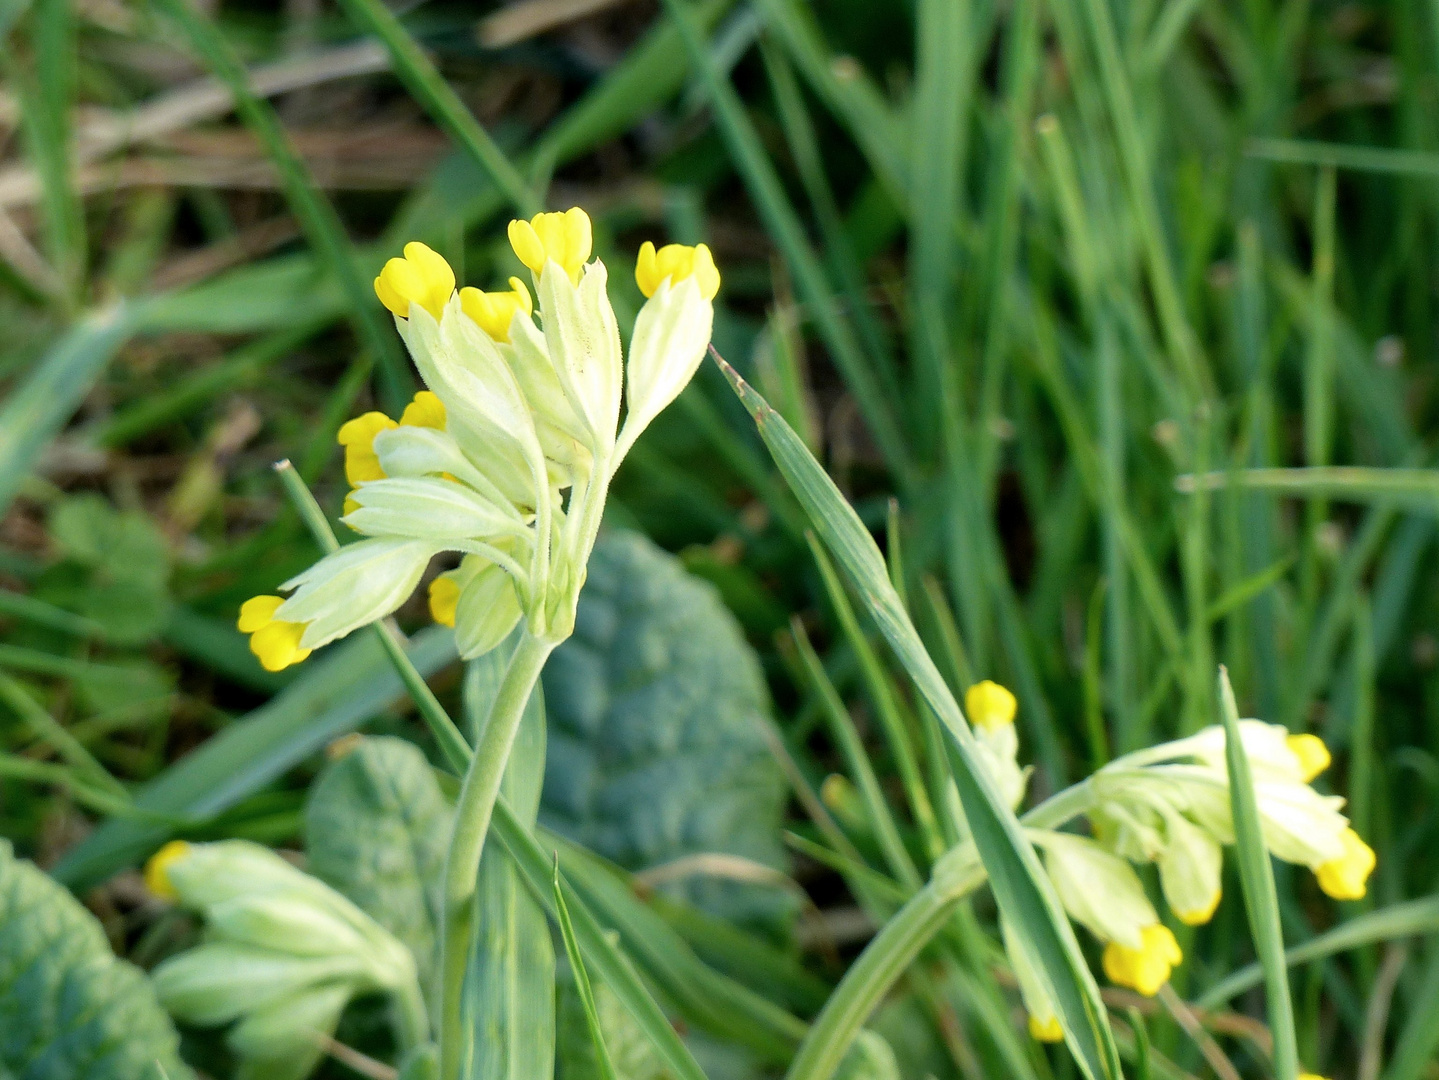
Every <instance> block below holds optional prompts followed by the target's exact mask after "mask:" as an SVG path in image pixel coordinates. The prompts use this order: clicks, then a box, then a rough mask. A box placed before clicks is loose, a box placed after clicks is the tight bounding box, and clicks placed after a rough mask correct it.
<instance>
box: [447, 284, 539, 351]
mask: <svg viewBox="0 0 1439 1080" xmlns="http://www.w3.org/2000/svg"><path fill="white" fill-rule="evenodd" d="M460 308H461V309H462V310H463V311H464V313H465V314H466V315H468V316H469V317H470V318H471V319H472V320H473V321H474V322H475V324H476V325H478V326H479V328H480V329H481V330H483V331H484V332H485V333H487V334H489V335H490V337H491V338H493V339H494V340H495V341H509V340H510V322H511V321H512V320H513V319H514V317H515V314H516V313H517V312H521V311H522V312H524V313H525V314H526V315H528V314H530V312H532V311H534V309H535V305H534V302H533V301H532V300H531V299H530V290H529V289H527V288H525V283H524V282H523V281H521V280H520V279H519V278H516V277H512V278H510V291H509V292H488V293H487V292H481V291H480V290H479V289H472V288H468V287H467V288H463V289H461V290H460Z"/></svg>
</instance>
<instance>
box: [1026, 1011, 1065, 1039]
mask: <svg viewBox="0 0 1439 1080" xmlns="http://www.w3.org/2000/svg"><path fill="white" fill-rule="evenodd" d="M1029 1035H1030V1038H1032V1039H1037V1040H1039V1041H1040V1042H1048V1043H1052V1042H1059V1041H1060V1040H1061V1039H1063V1038H1064V1028H1062V1027H1060V1026H1059V1017H1057V1016H1049V1017H1046V1018H1045V1019H1043V1020H1041V1019H1040V1018H1039V1017H1037V1016H1031V1017H1030V1018H1029Z"/></svg>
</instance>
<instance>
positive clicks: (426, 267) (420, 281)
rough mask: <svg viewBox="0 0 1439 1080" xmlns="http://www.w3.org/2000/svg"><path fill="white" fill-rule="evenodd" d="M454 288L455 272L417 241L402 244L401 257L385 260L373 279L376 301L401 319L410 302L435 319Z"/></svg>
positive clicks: (406, 312) (408, 315) (405, 316)
mask: <svg viewBox="0 0 1439 1080" xmlns="http://www.w3.org/2000/svg"><path fill="white" fill-rule="evenodd" d="M454 291H455V272H454V271H453V270H451V269H450V264H449V263H447V262H445V260H444V257H443V256H441V255H440V254H438V253H437V252H435V251H432V250H431V249H430V248H428V247H426V246H425V245H424V244H421V243H420V242H419V241H412V242H411V243H408V244H406V245H405V257H404V258H403V259H391V260H390V261H389V262H387V263H385V268H384V269H383V270H381V271H380V276H379V277H377V278H375V295H376V296H378V297H379V298H380V303H382V304H384V305H385V307H387V308H389V309H390V311H392V312H393V313H394V314H396V315H398V316H399V317H400V318H402V319H408V318H409V317H410V305H411V304H419V305H420V306H421V307H422V308H424V309H425V310H426V311H428V312H429V313H430V314H431V315H433V316H434V317H435V318H437V319H438V318H439V317H440V313H441V312H442V311H444V310H445V305H446V304H447V303H449V301H450V294H451V293H453V292H454Z"/></svg>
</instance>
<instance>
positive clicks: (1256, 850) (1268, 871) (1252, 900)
mask: <svg viewBox="0 0 1439 1080" xmlns="http://www.w3.org/2000/svg"><path fill="white" fill-rule="evenodd" d="M1219 714H1220V718H1221V720H1222V721H1223V723H1224V736H1225V739H1224V756H1225V760H1226V762H1227V763H1228V766H1229V800H1230V805H1231V807H1232V808H1233V814H1234V837H1235V840H1234V843H1235V848H1234V850H1235V853H1236V855H1237V857H1238V859H1239V880H1240V883H1241V884H1242V885H1243V888H1244V908H1245V910H1246V911H1247V912H1248V914H1249V929H1250V933H1251V934H1252V935H1253V937H1254V948H1255V950H1256V951H1257V952H1258V953H1259V963H1260V966H1261V968H1262V969H1263V971H1264V987H1265V992H1266V994H1267V995H1268V1005H1269V1029H1270V1031H1271V1033H1272V1034H1273V1036H1274V1075H1275V1077H1277V1080H1297V1077H1298V1076H1299V1047H1298V1042H1297V1040H1296V1038H1295V1034H1294V1006H1293V1004H1292V1002H1291V1000H1290V997H1289V973H1288V970H1287V968H1286V966H1285V962H1284V933H1283V931H1282V929H1281V928H1280V922H1279V899H1278V896H1277V895H1276V893H1275V890H1274V868H1273V866H1272V865H1271V863H1270V861H1269V850H1268V849H1267V848H1266V847H1265V846H1264V836H1263V833H1262V832H1261V831H1260V824H1259V803H1258V800H1257V798H1256V796H1255V793H1254V779H1253V777H1252V776H1251V775H1250V772H1249V759H1248V757H1246V756H1245V753H1244V744H1243V742H1241V741H1240V738H1239V708H1238V706H1236V705H1235V703H1234V689H1233V687H1231V686H1230V685H1229V673H1228V672H1227V671H1225V670H1224V668H1223V667H1222V666H1221V667H1220V669H1219Z"/></svg>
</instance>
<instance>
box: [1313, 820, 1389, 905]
mask: <svg viewBox="0 0 1439 1080" xmlns="http://www.w3.org/2000/svg"><path fill="white" fill-rule="evenodd" d="M1339 839H1340V841H1341V842H1342V843H1343V844H1344V854H1343V855H1340V856H1339V857H1338V858H1337V859H1330V860H1329V861H1328V862H1326V863H1321V864H1320V866H1319V869H1317V870H1315V871H1314V875H1315V876H1316V877H1317V878H1318V879H1319V887H1320V888H1321V889H1323V890H1324V891H1325V892H1326V893H1328V894H1329V895H1330V896H1332V897H1334V899H1336V900H1359V899H1362V898H1363V896H1364V893H1365V892H1366V891H1367V888H1366V885H1365V882H1367V881H1368V880H1369V874H1370V872H1371V871H1373V869H1374V862H1375V858H1374V849H1373V848H1371V847H1370V846H1369V845H1368V844H1366V843H1365V842H1364V841H1363V840H1361V839H1360V838H1359V834H1358V833H1357V832H1355V831H1354V830H1353V829H1345V830H1344V832H1343V833H1341V834H1340V836H1339Z"/></svg>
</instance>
